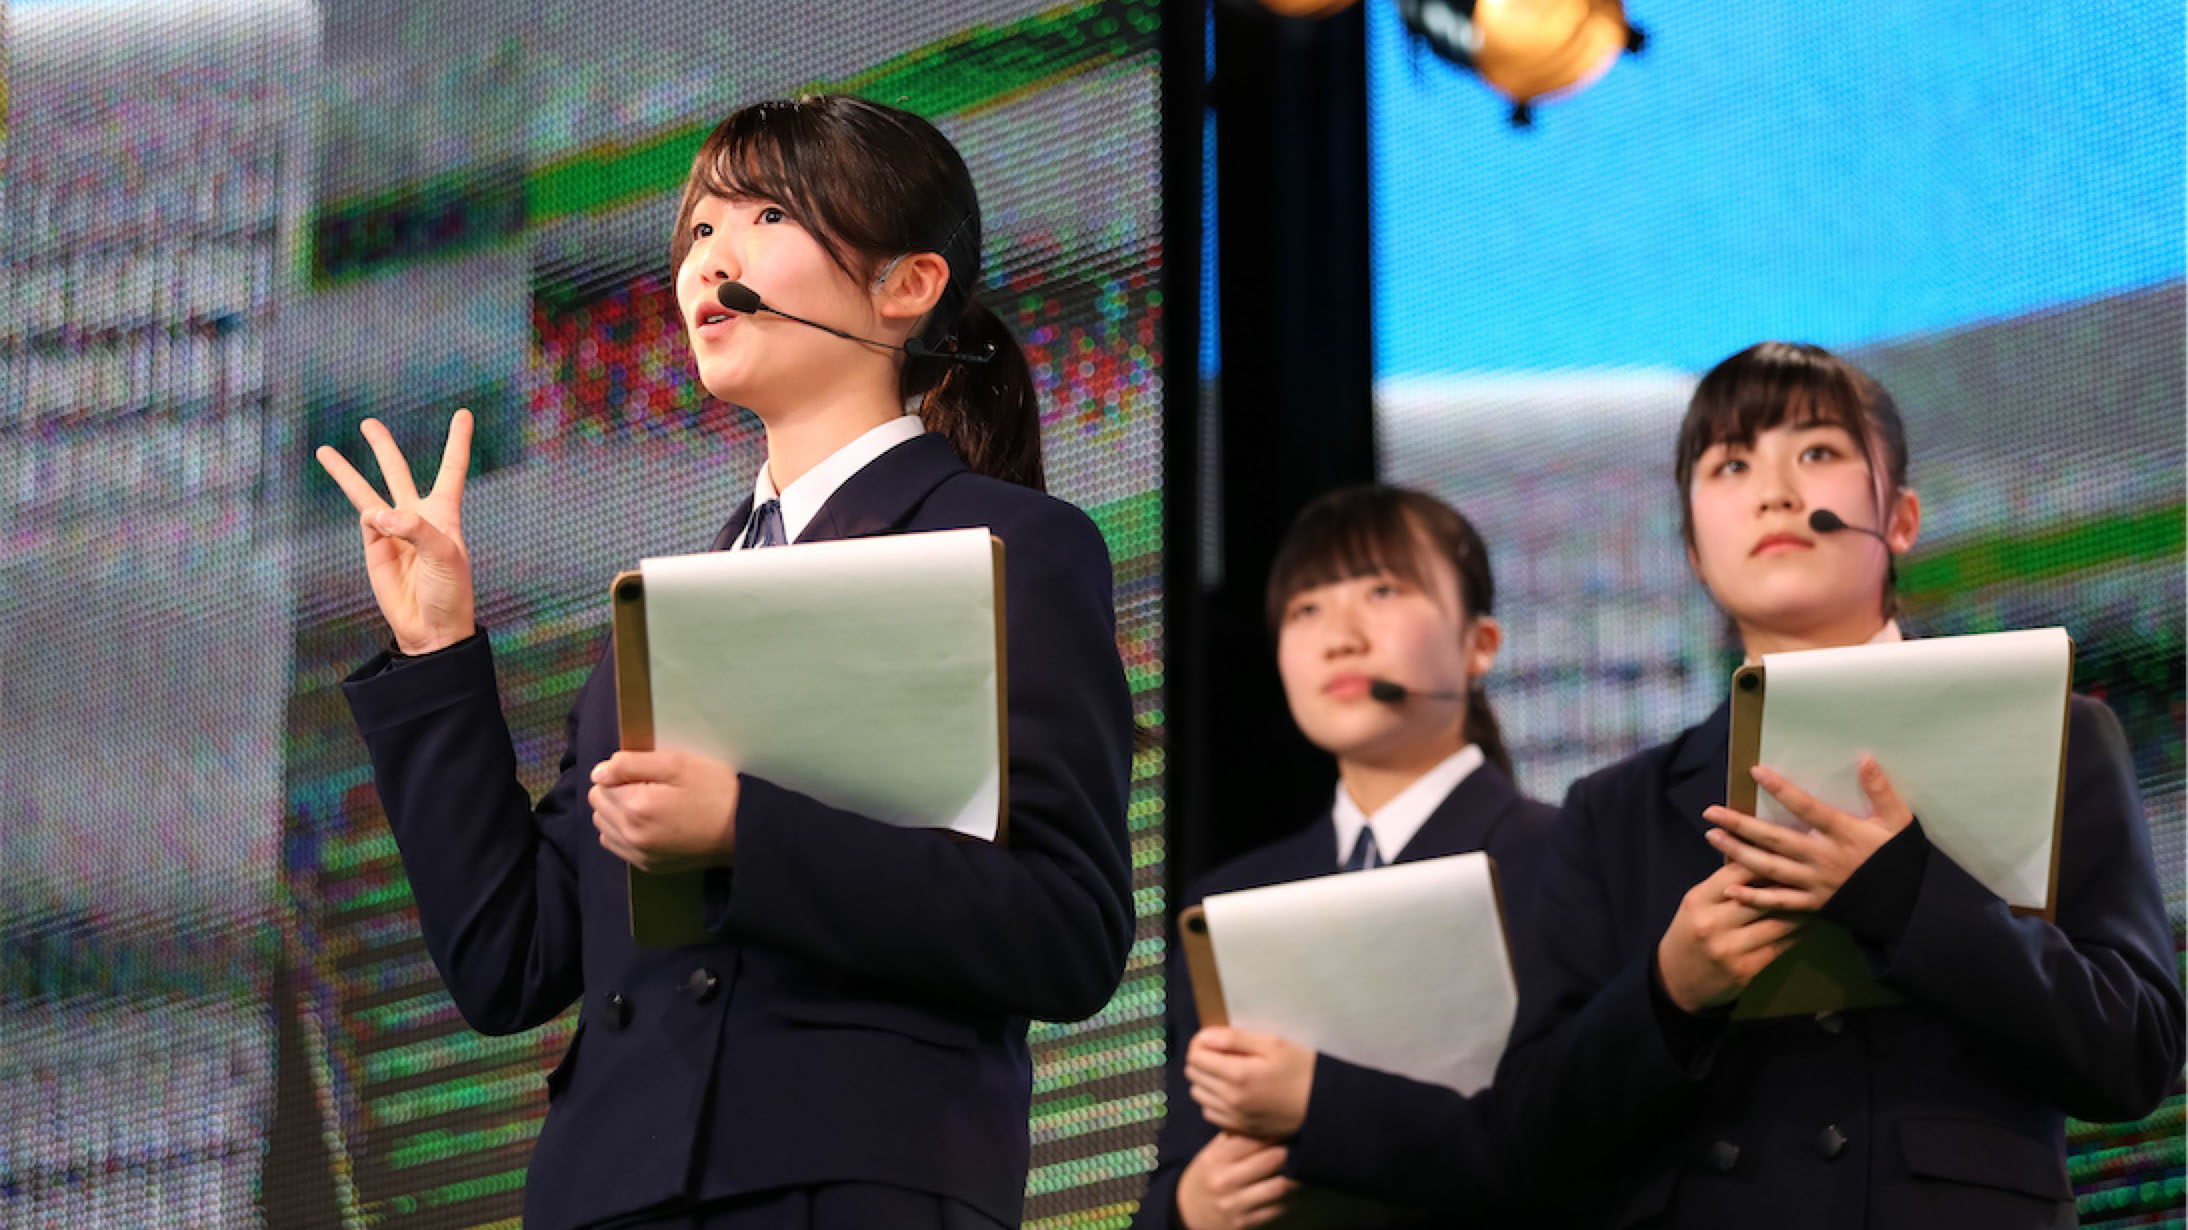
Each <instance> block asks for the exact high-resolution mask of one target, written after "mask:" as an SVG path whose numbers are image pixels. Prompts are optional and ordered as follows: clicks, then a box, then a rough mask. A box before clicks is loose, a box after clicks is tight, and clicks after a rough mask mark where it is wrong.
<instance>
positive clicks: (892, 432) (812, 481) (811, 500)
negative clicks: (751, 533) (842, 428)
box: [730, 414, 927, 551]
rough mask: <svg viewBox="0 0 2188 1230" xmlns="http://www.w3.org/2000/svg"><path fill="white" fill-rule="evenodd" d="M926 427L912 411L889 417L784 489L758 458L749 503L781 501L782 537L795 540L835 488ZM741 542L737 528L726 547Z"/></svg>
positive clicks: (742, 536) (741, 545)
mask: <svg viewBox="0 0 2188 1230" xmlns="http://www.w3.org/2000/svg"><path fill="white" fill-rule="evenodd" d="M926 430H927V425H926V424H925V423H923V422H921V421H920V418H919V416H918V415H916V414H907V415H904V416H902V417H901V418H894V419H891V420H889V421H888V422H886V423H883V424H882V425H881V426H879V427H876V428H874V429H873V430H871V431H869V432H867V433H866V434H864V435H862V436H860V437H859V438H858V439H856V440H853V441H851V442H850V443H849V444H846V445H844V446H843V447H842V448H839V449H837V450H836V451H835V452H833V453H830V454H828V457H827V459H826V460H824V461H822V462H821V463H820V464H819V465H817V466H814V467H813V468H812V469H810V470H807V471H806V472H805V473H803V474H801V475H799V476H798V481H796V482H794V483H792V484H790V487H789V489H788V490H786V491H777V490H775V476H774V475H773V474H771V473H769V472H768V468H767V463H765V462H762V463H761V464H760V474H759V477H757V478H755V479H753V480H752V507H753V509H754V510H755V511H757V510H758V509H759V507H760V505H762V504H765V503H767V502H768V501H769V500H780V501H782V517H783V541H784V542H796V541H797V540H798V535H800V534H803V533H804V532H805V527H806V526H808V525H811V524H812V523H813V518H814V516H815V515H817V514H818V513H819V512H820V510H821V505H823V504H826V503H827V502H828V497H829V496H832V495H834V494H835V493H836V488H838V487H841V486H843V484H844V483H845V482H846V481H848V480H849V479H850V477H851V476H852V475H853V474H856V473H858V472H859V471H860V470H863V469H865V468H866V467H867V466H869V465H871V464H873V461H874V459H875V458H877V457H879V456H881V455H882V454H883V453H886V452H888V451H889V450H890V449H892V448H895V447H896V446H897V445H899V444H903V443H905V442H906V441H908V440H913V439H917V438H918V437H919V436H921V435H922V434H924V433H925V432H926ZM748 528H749V524H748ZM744 542H745V531H744V530H739V531H737V539H736V541H735V542H734V543H732V544H731V546H730V550H732V551H742V550H744V549H745V546H744Z"/></svg>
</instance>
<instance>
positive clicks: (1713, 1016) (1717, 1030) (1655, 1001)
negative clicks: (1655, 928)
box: [1642, 946, 1732, 1078]
mask: <svg viewBox="0 0 2188 1230" xmlns="http://www.w3.org/2000/svg"><path fill="white" fill-rule="evenodd" d="M1642 964H1644V965H1646V966H1647V967H1648V973H1647V977H1648V984H1649V986H1648V996H1649V1013H1650V1015H1651V1016H1653V1017H1655V1018H1656V1033H1657V1037H1658V1038H1660V1039H1661V1040H1662V1041H1663V1043H1664V1050H1665V1053H1666V1054H1667V1055H1669V1057H1670V1059H1671V1062H1672V1066H1673V1067H1675V1068H1677V1069H1679V1071H1680V1073H1681V1074H1683V1075H1685V1076H1687V1077H1690V1078H1700V1077H1702V1076H1706V1075H1708V1073H1709V1066H1710V1061H1711V1060H1712V1059H1714V1058H1715V1057H1716V1054H1717V1043H1718V1042H1719V1041H1721V1040H1722V1039H1723V1038H1724V1036H1725V1029H1726V1027H1727V1026H1728V1025H1729V1024H1730V1023H1731V1020H1732V1009H1731V1007H1730V1006H1726V1007H1723V1008H1715V1009H1711V1010H1709V1011H1706V1012H1688V1011H1687V1010H1686V1009H1684V1008H1681V1007H1680V1006H1679V1005H1678V1004H1676V1003H1673V1002H1672V998H1671V992H1669V991H1667V990H1665V989H1664V974H1663V971H1662V970H1659V969H1657V968H1656V949H1655V948H1654V947H1653V946H1652V947H1650V948H1649V950H1648V952H1647V953H1646V955H1644V956H1643V957H1642Z"/></svg>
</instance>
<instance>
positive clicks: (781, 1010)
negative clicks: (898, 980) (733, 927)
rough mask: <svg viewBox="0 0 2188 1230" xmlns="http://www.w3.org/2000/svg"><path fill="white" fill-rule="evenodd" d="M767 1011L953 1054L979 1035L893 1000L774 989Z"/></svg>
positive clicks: (973, 1043) (975, 1043)
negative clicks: (891, 1036) (892, 1037)
mask: <svg viewBox="0 0 2188 1230" xmlns="http://www.w3.org/2000/svg"><path fill="white" fill-rule="evenodd" d="M768 1009H769V1011H771V1012H773V1013H774V1014H775V1015H776V1016H779V1017H783V1018H784V1019H786V1020H791V1021H795V1022H797V1023H799V1024H801V1025H820V1026H834V1027H848V1028H852V1029H878V1030H881V1031H883V1032H885V1033H893V1034H902V1035H903V1036H905V1037H907V1038H916V1039H918V1040H919V1041H921V1042H928V1043H932V1044H934V1045H935V1046H945V1047H950V1048H952V1049H955V1050H967V1051H969V1050H972V1049H973V1048H974V1047H976V1046H978V1045H979V1044H980V1034H979V1031H978V1030H976V1029H974V1028H973V1027H972V1026H971V1025H969V1024H966V1023H964V1022H962V1021H953V1020H949V1019H947V1018H945V1017H941V1016H938V1015H936V1014H934V1013H932V1012H929V1011H927V1010H926V1009H924V1008H920V1007H917V1006H915V1005H912V1004H906V1003H900V1002H897V1001H895V1000H887V999H865V998H858V999H851V998H835V997H826V998H824V997H821V996H817V995H804V994H798V993H795V992H791V991H789V990H788V989H787V988H778V990H777V993H776V994H775V995H774V996H773V997H772V999H771V1001H770V1002H769V1004H768Z"/></svg>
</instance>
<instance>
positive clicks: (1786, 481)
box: [1755, 459, 1801, 513]
mask: <svg viewBox="0 0 2188 1230" xmlns="http://www.w3.org/2000/svg"><path fill="white" fill-rule="evenodd" d="M1757 469H1758V470H1759V471H1760V475H1761V478H1762V482H1761V483H1760V484H1758V485H1757V489H1756V493H1755V494H1756V497H1757V500H1758V502H1759V505H1760V506H1759V507H1758V508H1757V510H1756V511H1758V512H1766V513H1771V512H1799V511H1800V507H1801V493H1800V483H1799V482H1798V481H1797V479H1796V476H1795V475H1794V473H1793V462H1792V461H1791V460H1790V459H1781V460H1779V461H1776V462H1774V463H1773V464H1770V465H1767V466H1759V467H1757Z"/></svg>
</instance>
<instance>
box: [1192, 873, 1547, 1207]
mask: <svg viewBox="0 0 2188 1230" xmlns="http://www.w3.org/2000/svg"><path fill="white" fill-rule="evenodd" d="M1487 861H1488V864H1489V878H1490V885H1491V888H1492V889H1493V890H1494V893H1495V898H1496V902H1497V914H1498V920H1499V922H1500V924H1501V923H1502V921H1503V915H1504V886H1503V882H1502V881H1501V880H1500V879H1499V878H1498V874H1497V865H1496V860H1495V859H1488V860H1487ZM1178 945H1179V947H1180V948H1181V949H1182V950H1183V952H1184V956H1185V971H1186V976H1187V978H1188V979H1189V981H1190V982H1191V984H1192V995H1193V1007H1194V1010H1195V1011H1197V1012H1198V1013H1199V1014H1200V1022H1201V1024H1202V1025H1203V1026H1208V1025H1229V1024H1230V1023H1231V1016H1230V1008H1229V1006H1228V1004H1227V1003H1226V1002H1225V1000H1224V996H1223V977H1222V974H1221V972H1220V971H1219V970H1218V969H1217V967H1216V954H1215V941H1214V939H1213V937H1212V936H1211V934H1210V931H1209V927H1208V912H1207V911H1206V910H1204V909H1203V908H1201V907H1200V906H1198V905H1193V906H1187V907H1186V908H1185V909H1184V910H1183V911H1181V912H1179V914H1178ZM1505 959H1506V961H1507V962H1508V963H1509V961H1510V960H1511V948H1510V945H1509V944H1507V945H1506V948H1505ZM1178 1041H1179V1044H1180V1045H1183V1043H1184V1042H1185V1039H1179V1040H1178ZM1419 1216H1420V1215H1419V1214H1418V1213H1414V1212H1409V1211H1406V1210H1402V1209H1399V1208H1396V1207H1394V1206H1392V1205H1388V1204H1384V1203H1383V1202H1381V1201H1378V1200H1371V1199H1368V1198H1367V1197H1364V1196H1355V1195H1352V1194H1351V1193H1349V1192H1340V1191H1334V1190H1332V1189H1330V1188H1326V1187H1314V1186H1305V1185H1303V1186H1301V1187H1299V1188H1297V1189H1295V1190H1294V1192H1293V1193H1292V1197H1291V1202H1290V1204H1289V1205H1288V1206H1287V1207H1286V1208H1285V1211H1284V1213H1283V1214H1282V1215H1281V1216H1279V1217H1277V1218H1276V1219H1275V1220H1273V1221H1270V1222H1267V1223H1265V1224H1266V1225H1268V1226H1271V1227H1275V1228H1276V1230H1377V1228H1378V1227H1384V1226H1393V1225H1398V1224H1400V1223H1403V1222H1410V1221H1417V1220H1419Z"/></svg>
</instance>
